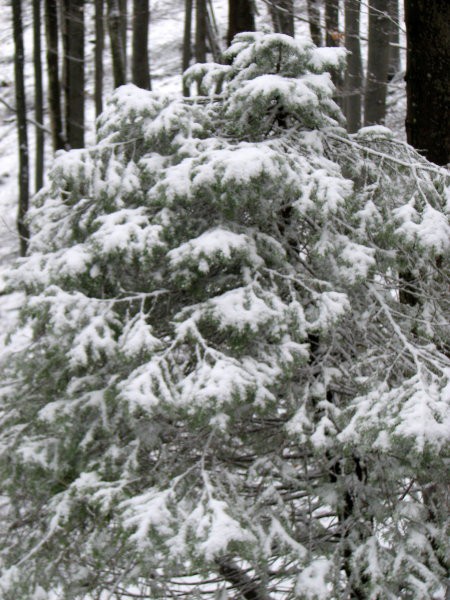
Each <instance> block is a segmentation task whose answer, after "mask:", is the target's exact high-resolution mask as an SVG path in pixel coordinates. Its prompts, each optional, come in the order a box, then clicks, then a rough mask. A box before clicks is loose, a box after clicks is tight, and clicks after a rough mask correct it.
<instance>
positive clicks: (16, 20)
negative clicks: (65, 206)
mask: <svg viewBox="0 0 450 600" xmlns="http://www.w3.org/2000/svg"><path fill="white" fill-rule="evenodd" d="M12 12H13V35H14V47H15V52H14V79H15V92H16V110H17V137H18V145H19V208H18V215H17V230H18V232H19V238H20V255H21V256H25V254H26V251H27V246H28V238H29V236H30V233H29V230H28V226H27V225H26V223H25V217H26V214H27V211H28V202H29V164H28V133H27V107H26V103H25V82H24V59H25V57H24V46H23V25H22V0H13V2H12Z"/></svg>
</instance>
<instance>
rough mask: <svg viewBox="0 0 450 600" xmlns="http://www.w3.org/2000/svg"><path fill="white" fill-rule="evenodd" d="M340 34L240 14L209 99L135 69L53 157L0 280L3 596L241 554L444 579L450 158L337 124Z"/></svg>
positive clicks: (336, 571) (277, 565)
mask: <svg viewBox="0 0 450 600" xmlns="http://www.w3.org/2000/svg"><path fill="white" fill-rule="evenodd" d="M343 59H344V56H343V55H342V51H340V50H339V49H335V50H333V49H317V48H315V47H314V46H313V45H311V44H310V43H305V42H299V41H294V40H293V39H291V38H289V37H287V36H284V35H281V34H273V35H262V34H256V33H255V34H241V35H238V36H237V37H236V38H235V40H234V43H233V44H232V46H231V47H230V49H229V50H228V51H227V53H226V56H225V62H226V63H227V64H226V65H216V64H208V65H196V66H194V67H192V68H191V69H190V70H189V71H188V72H187V73H186V81H187V83H188V84H190V85H191V87H192V88H193V87H195V86H197V89H198V91H199V93H200V94H202V95H201V96H195V97H192V98H190V99H179V98H175V99H174V98H169V97H164V96H162V95H159V94H154V93H151V92H146V91H143V90H139V89H138V88H135V87H133V86H125V87H123V88H119V89H118V90H117V91H116V92H115V93H114V95H113V96H112V98H111V100H110V102H109V104H108V106H107V108H106V110H105V112H104V113H103V115H102V116H101V117H100V119H99V122H98V142H97V144H96V145H95V146H94V147H92V148H89V149H86V150H76V151H71V152H68V153H61V154H60V155H59V156H58V157H57V159H56V161H55V164H54V166H53V168H52V171H51V173H50V182H49V184H48V185H47V187H46V188H45V189H44V190H43V191H42V192H41V193H40V194H39V196H38V197H37V198H36V200H35V205H34V208H33V209H32V211H31V215H30V224H31V228H32V232H33V235H32V239H31V243H30V251H29V256H28V257H27V258H25V259H23V260H21V261H20V262H19V263H18V265H17V267H16V268H15V270H14V271H11V273H10V275H9V279H8V286H9V288H10V289H13V290H24V291H25V292H26V294H27V296H26V302H25V305H24V307H23V311H22V315H23V321H22V323H23V328H24V331H25V332H28V331H31V332H32V334H31V338H32V339H31V340H30V342H29V343H28V344H27V345H26V346H25V347H24V346H23V345H22V346H21V347H18V346H17V345H16V346H15V345H14V344H13V343H12V345H11V349H10V352H9V353H8V354H7V355H6V356H5V357H4V358H3V370H4V387H3V390H2V404H1V423H2V426H1V437H0V451H1V452H0V465H1V480H2V493H3V494H4V495H5V498H6V499H7V500H8V502H9V503H10V504H9V507H10V508H9V509H8V514H7V515H6V526H2V527H3V529H2V532H1V537H2V543H1V544H0V546H1V550H0V567H1V572H2V577H1V578H0V589H2V598H5V599H12V598H18V597H20V598H21V600H22V599H23V600H25V599H27V598H36V597H39V596H38V595H39V594H41V595H42V594H43V595H44V596H43V597H45V595H46V594H48V593H49V592H50V590H56V591H57V593H58V594H59V595H58V597H60V598H64V599H70V598H74V599H75V598H84V597H85V595H86V593H88V592H89V591H91V592H92V593H93V594H94V595H93V596H92V597H95V598H100V596H99V594H100V592H102V590H105V591H108V592H109V593H110V594H112V595H111V596H109V595H105V596H104V597H105V598H106V597H108V598H110V597H114V598H115V597H119V598H121V597H123V598H126V597H127V594H126V590H127V589H128V590H134V591H135V592H136V591H140V592H141V593H143V594H144V595H145V597H147V598H170V597H175V596H172V594H176V595H178V594H180V595H181V597H185V598H196V597H197V595H196V594H200V593H201V592H205V593H206V597H210V598H226V597H227V596H226V592H225V589H226V587H227V586H228V587H229V586H231V585H234V586H235V587H237V588H238V590H240V592H241V594H242V593H244V592H243V589H242V587H241V588H240V587H239V585H240V584H239V581H238V580H237V579H236V578H235V579H234V580H233V578H232V577H231V576H230V569H231V567H233V568H234V569H235V571H234V573H235V574H236V573H238V576H239V577H241V583H242V581H243V578H247V579H248V580H249V581H250V582H251V585H253V586H254V588H255V593H259V594H260V595H259V596H254V597H255V598H269V597H271V598H284V599H288V598H303V599H311V600H313V599H333V598H336V599H342V598H350V597H351V598H365V599H369V598H373V599H375V598H378V599H383V600H389V599H392V600H394V599H398V598H405V599H406V598H408V599H414V600H419V599H426V598H433V597H435V596H434V595H433V594H440V593H442V586H443V581H444V577H445V574H446V568H447V566H448V565H446V562H445V561H446V556H448V552H449V546H448V537H447V535H446V533H445V526H446V523H445V519H446V513H445V508H444V507H445V504H444V499H445V473H446V470H445V468H444V467H445V459H446V457H448V438H449V435H448V434H449V430H450V415H449V408H448V406H449V397H450V359H449V356H450V348H449V343H448V340H449V334H450V327H449V322H448V317H449V314H450V306H449V296H448V283H449V276H448V274H449V254H450V253H449V249H450V248H449V246H450V226H449V223H448V213H449V198H448V196H447V199H446V195H445V193H446V191H445V190H446V185H447V186H448V180H447V182H446V179H445V172H444V171H442V170H439V169H438V168H437V167H434V166H433V165H431V164H430V163H427V162H426V161H425V160H424V159H422V158H421V157H419V155H418V154H416V153H415V152H414V151H413V150H412V149H411V148H410V147H408V146H407V145H405V144H403V143H399V142H396V141H395V140H393V139H392V136H391V135H390V133H389V131H388V130H386V129H384V128H367V129H365V130H361V132H360V133H359V134H357V135H356V136H349V135H347V134H346V133H345V131H344V130H343V129H342V128H341V127H340V125H341V116H340V112H339V109H338V107H337V106H336V104H335V103H334V101H333V99H332V96H333V85H332V83H331V77H330V75H329V73H327V72H326V71H327V69H330V68H338V67H339V63H340V62H341V61H342V60H343ZM447 190H448V188H447ZM15 336H17V332H16V333H15V334H14V335H13V336H12V340H13V341H14V339H15ZM263 593H264V594H266V595H265V596H263V595H262V594H263ZM95 594H97V595H95ZM177 597H179V596H177ZM198 597H200V596H198ZM202 597H205V595H204V594H203V596H202ZM230 597H231V596H230ZM244 597H245V596H244ZM436 597H437V596H436ZM102 598H103V596H102Z"/></svg>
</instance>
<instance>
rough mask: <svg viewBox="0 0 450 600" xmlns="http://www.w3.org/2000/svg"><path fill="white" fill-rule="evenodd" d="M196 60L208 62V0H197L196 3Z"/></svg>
mask: <svg viewBox="0 0 450 600" xmlns="http://www.w3.org/2000/svg"><path fill="white" fill-rule="evenodd" d="M195 8H196V10H195V60H196V62H200V63H204V62H206V16H207V15H206V0H196V5H195Z"/></svg>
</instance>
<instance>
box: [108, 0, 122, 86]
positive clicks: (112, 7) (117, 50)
mask: <svg viewBox="0 0 450 600" xmlns="http://www.w3.org/2000/svg"><path fill="white" fill-rule="evenodd" d="M108 28H109V37H110V40H111V54H112V63H113V74H114V87H119V85H123V84H124V83H125V81H126V72H125V53H124V48H123V37H122V34H121V21H120V7H119V1H118V0H108Z"/></svg>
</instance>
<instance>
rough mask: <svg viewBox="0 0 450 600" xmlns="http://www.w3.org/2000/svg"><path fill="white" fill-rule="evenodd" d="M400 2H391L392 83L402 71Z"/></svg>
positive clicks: (390, 68) (390, 58) (390, 66)
mask: <svg viewBox="0 0 450 600" xmlns="http://www.w3.org/2000/svg"><path fill="white" fill-rule="evenodd" d="M398 2H399V0H389V19H390V28H391V29H390V34H389V67H388V80H389V81H390V80H391V79H392V78H393V77H394V76H395V75H396V74H397V73H399V72H400V71H401V68H402V66H401V61H400V13H399V6H398Z"/></svg>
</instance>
